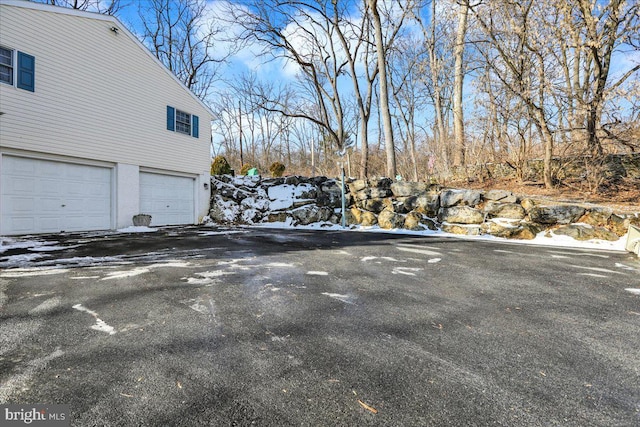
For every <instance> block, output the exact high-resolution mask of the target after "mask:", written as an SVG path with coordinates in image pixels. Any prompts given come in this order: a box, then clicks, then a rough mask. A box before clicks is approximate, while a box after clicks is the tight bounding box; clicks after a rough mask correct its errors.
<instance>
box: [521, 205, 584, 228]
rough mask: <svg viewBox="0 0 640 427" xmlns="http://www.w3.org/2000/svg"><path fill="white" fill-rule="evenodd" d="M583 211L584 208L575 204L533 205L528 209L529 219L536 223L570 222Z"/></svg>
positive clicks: (582, 213)
mask: <svg viewBox="0 0 640 427" xmlns="http://www.w3.org/2000/svg"><path fill="white" fill-rule="evenodd" d="M584 213H585V208H583V207H581V206H577V205H551V206H534V207H532V208H531V209H530V210H529V219H530V220H531V222H537V223H538V224H546V225H552V224H571V223H572V222H576V221H577V220H578V218H580V217H581V216H582V215H584Z"/></svg>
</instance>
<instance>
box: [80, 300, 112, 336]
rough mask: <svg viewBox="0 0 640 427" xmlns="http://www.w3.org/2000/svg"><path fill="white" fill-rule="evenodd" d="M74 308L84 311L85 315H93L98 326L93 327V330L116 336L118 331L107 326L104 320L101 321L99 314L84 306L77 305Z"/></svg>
mask: <svg viewBox="0 0 640 427" xmlns="http://www.w3.org/2000/svg"><path fill="white" fill-rule="evenodd" d="M73 308H75V309H76V310H78V311H84V312H85V313H89V314H90V315H92V316H93V317H94V318H95V319H96V324H95V325H92V326H91V329H94V330H96V331H100V332H106V333H108V334H109V335H114V334H115V333H116V330H115V329H114V327H113V326H109V325H107V324H106V322H105V321H104V320H102V319H100V318H99V317H98V313H96V312H95V311H93V310H89V309H88V308H86V307H85V306H83V305H82V304H76V305H74V306H73Z"/></svg>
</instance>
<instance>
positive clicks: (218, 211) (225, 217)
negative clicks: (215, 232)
mask: <svg viewBox="0 0 640 427" xmlns="http://www.w3.org/2000/svg"><path fill="white" fill-rule="evenodd" d="M209 217H210V218H211V220H212V221H213V222H216V223H218V224H236V223H237V222H238V220H239V217H240V205H239V204H238V203H236V202H235V201H234V200H233V199H226V198H224V197H222V196H220V195H218V194H217V195H215V196H214V197H213V199H212V200H211V209H210V210H209Z"/></svg>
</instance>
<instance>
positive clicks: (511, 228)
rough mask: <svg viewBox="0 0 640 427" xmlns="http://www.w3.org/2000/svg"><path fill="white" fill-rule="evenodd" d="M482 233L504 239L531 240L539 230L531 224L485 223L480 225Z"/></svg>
mask: <svg viewBox="0 0 640 427" xmlns="http://www.w3.org/2000/svg"><path fill="white" fill-rule="evenodd" d="M482 231H484V232H485V233H487V234H490V235H492V236H496V237H503V238H505V239H523V240H532V239H535V237H536V235H537V234H538V233H539V232H540V230H539V229H538V228H537V227H535V226H534V225H533V224H529V223H525V222H521V221H495V220H491V221H487V222H485V223H483V224H482Z"/></svg>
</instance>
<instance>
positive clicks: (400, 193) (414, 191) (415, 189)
mask: <svg viewBox="0 0 640 427" xmlns="http://www.w3.org/2000/svg"><path fill="white" fill-rule="evenodd" d="M428 189H429V184H427V183H426V182H411V181H397V182H394V183H393V184H391V192H392V193H393V195H394V196H395V197H409V196H416V195H418V194H421V193H424V192H426V191H427V190H428Z"/></svg>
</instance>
